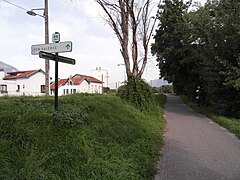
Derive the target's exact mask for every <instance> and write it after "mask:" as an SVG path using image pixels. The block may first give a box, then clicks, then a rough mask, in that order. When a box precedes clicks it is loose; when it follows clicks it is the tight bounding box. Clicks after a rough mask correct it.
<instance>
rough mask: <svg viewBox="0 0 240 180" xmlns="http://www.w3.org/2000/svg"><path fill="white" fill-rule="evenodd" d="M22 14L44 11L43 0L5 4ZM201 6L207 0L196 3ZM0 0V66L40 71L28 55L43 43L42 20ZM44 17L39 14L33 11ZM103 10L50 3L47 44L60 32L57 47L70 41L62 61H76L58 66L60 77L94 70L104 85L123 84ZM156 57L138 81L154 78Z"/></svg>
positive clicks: (89, 0) (75, 2)
mask: <svg viewBox="0 0 240 180" xmlns="http://www.w3.org/2000/svg"><path fill="white" fill-rule="evenodd" d="M7 1H8V2H11V3H13V4H16V5H18V6H20V7H22V8H24V9H27V10H31V9H34V8H43V7H44V1H43V0H34V1H29V0H7ZM199 1H200V2H201V3H202V4H203V3H204V2H205V1H206V0H199ZM24 9H21V8H18V7H16V6H13V5H11V4H9V3H6V2H4V1H3V0H0V41H1V43H0V61H2V62H4V63H7V64H9V65H12V66H14V67H16V68H17V69H18V70H22V71H24V70H34V69H42V70H45V61H44V59H41V58H39V57H38V56H37V55H31V45H35V44H44V42H45V39H44V18H42V17H40V16H35V17H34V16H30V15H28V14H26V10H24ZM35 12H36V13H39V14H41V15H42V14H43V11H42V10H39V11H35ZM101 14H102V10H101V9H100V7H99V5H98V4H97V3H96V2H94V0H72V1H71V0H54V1H51V0H49V42H50V43H52V34H53V33H54V32H59V33H60V37H61V40H60V41H61V42H64V41H72V43H73V50H72V52H67V53H61V54H60V55H61V56H66V57H70V58H73V59H75V60H76V65H70V64H64V63H59V71H58V72H59V75H58V76H59V78H68V77H69V76H70V75H75V74H85V75H91V71H92V70H94V69H96V67H101V68H102V69H106V70H108V75H109V85H110V87H111V88H114V87H115V84H116V82H122V81H123V80H124V73H125V67H124V66H118V64H122V63H123V58H122V56H121V54H120V46H119V42H118V40H117V38H116V36H115V34H114V32H113V31H112V29H110V27H109V26H108V24H106V22H105V21H104V20H103V19H102V18H101V16H100V15H101ZM155 59H156V58H155V57H151V56H150V57H149V61H148V64H147V66H146V69H145V72H144V74H143V78H144V79H145V80H147V81H148V82H149V81H150V80H153V79H158V78H159V69H158V67H157V66H156V64H157V63H156V60H155ZM54 73H55V67H54V62H53V61H50V77H52V78H54Z"/></svg>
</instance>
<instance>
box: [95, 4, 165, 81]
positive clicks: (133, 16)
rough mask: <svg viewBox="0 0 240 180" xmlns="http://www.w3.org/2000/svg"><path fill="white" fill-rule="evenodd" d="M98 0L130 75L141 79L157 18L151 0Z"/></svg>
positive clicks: (129, 76) (128, 75)
mask: <svg viewBox="0 0 240 180" xmlns="http://www.w3.org/2000/svg"><path fill="white" fill-rule="evenodd" d="M96 1H97V3H98V4H99V5H100V6H101V7H102V9H103V10H104V12H105V14H106V15H107V18H106V21H107V22H108V24H109V25H110V27H111V28H112V29H113V31H114V32H115V34H116V36H117V38H118V40H119V42H120V45H121V49H120V51H121V54H122V57H123V60H124V64H125V68H126V73H127V77H128V79H129V78H132V77H134V78H135V79H140V78H141V77H142V74H143V72H144V70H145V67H146V64H147V60H148V48H149V41H150V37H151V35H152V33H153V28H154V26H155V22H156V18H155V20H154V22H151V18H150V9H151V8H150V6H151V0H138V1H137V2H135V1H136V0H118V1H116V0H96ZM160 2H161V0H160ZM160 2H159V4H160ZM142 51H143V52H142Z"/></svg>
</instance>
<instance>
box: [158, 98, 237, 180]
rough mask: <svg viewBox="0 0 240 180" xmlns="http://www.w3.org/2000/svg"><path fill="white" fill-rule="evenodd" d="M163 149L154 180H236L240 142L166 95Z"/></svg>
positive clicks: (179, 101)
mask: <svg viewBox="0 0 240 180" xmlns="http://www.w3.org/2000/svg"><path fill="white" fill-rule="evenodd" d="M165 118H166V120H167V132H166V133H165V137H164V140H165V146H164V148H163V152H162V156H161V158H160V162H159V173H158V174H157V175H156V177H155V180H240V140H239V139H238V138H237V137H235V135H233V134H232V133H229V132H228V131H227V130H226V129H224V128H222V127H220V126H219V125H217V124H216V123H214V122H212V121H211V120H210V119H208V118H207V117H205V116H203V115H201V114H199V113H197V112H195V111H193V110H192V109H190V108H189V107H188V106H186V105H185V104H184V103H183V102H182V101H181V100H180V99H179V97H177V96H171V95H168V99H167V103H166V107H165Z"/></svg>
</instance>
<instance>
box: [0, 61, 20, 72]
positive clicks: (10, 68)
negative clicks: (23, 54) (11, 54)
mask: <svg viewBox="0 0 240 180" xmlns="http://www.w3.org/2000/svg"><path fill="white" fill-rule="evenodd" d="M0 69H3V70H4V71H5V72H15V71H18V69H17V68H15V67H13V66H11V65H9V64H6V63H4V62H2V61H0Z"/></svg>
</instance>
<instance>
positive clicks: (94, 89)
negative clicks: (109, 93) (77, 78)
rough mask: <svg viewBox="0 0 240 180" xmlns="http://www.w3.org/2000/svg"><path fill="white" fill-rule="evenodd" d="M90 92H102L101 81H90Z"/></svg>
mask: <svg viewBox="0 0 240 180" xmlns="http://www.w3.org/2000/svg"><path fill="white" fill-rule="evenodd" d="M89 93H92V94H94V93H99V94H102V84H101V83H92V82H91V83H90V92H89Z"/></svg>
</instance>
